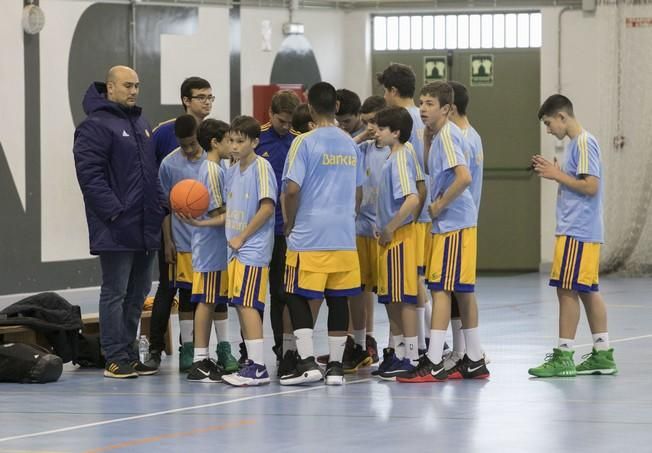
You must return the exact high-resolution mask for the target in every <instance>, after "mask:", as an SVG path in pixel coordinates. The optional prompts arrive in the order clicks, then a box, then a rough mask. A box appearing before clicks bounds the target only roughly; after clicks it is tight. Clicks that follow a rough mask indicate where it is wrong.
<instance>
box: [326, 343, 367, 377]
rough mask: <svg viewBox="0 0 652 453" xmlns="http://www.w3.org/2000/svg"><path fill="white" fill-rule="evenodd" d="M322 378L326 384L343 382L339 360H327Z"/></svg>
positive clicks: (342, 372)
mask: <svg viewBox="0 0 652 453" xmlns="http://www.w3.org/2000/svg"><path fill="white" fill-rule="evenodd" d="M365 352H366V351H365ZM324 380H325V381H326V385H342V384H344V370H343V369H342V364H341V363H340V362H328V365H326V372H325V373H324Z"/></svg>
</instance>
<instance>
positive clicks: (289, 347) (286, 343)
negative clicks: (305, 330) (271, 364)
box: [283, 333, 297, 354]
mask: <svg viewBox="0 0 652 453" xmlns="http://www.w3.org/2000/svg"><path fill="white" fill-rule="evenodd" d="M296 350H297V339H296V338H295V337H294V334H292V333H284V334H283V354H285V353H286V352H288V351H296Z"/></svg>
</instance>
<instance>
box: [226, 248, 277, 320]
mask: <svg viewBox="0 0 652 453" xmlns="http://www.w3.org/2000/svg"><path fill="white" fill-rule="evenodd" d="M227 273H228V277H229V298H230V299H231V305H234V306H241V307H253V308H255V309H256V310H258V311H261V312H262V311H263V310H264V309H265V297H266V296H267V282H268V281H269V267H257V266H248V265H246V264H243V263H241V262H240V261H239V260H238V259H237V258H233V259H232V260H231V261H230V262H229V267H228V271H227Z"/></svg>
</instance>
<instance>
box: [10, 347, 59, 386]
mask: <svg viewBox="0 0 652 453" xmlns="http://www.w3.org/2000/svg"><path fill="white" fill-rule="evenodd" d="M62 371H63V361H62V360H61V357H59V356H56V355H54V354H50V353H49V352H48V351H47V350H46V349H44V348H42V347H40V346H36V345H32V344H25V343H7V344H1V345H0V382H20V383H21V384H43V383H46V382H54V381H57V380H58V379H59V377H60V376H61V372H62Z"/></svg>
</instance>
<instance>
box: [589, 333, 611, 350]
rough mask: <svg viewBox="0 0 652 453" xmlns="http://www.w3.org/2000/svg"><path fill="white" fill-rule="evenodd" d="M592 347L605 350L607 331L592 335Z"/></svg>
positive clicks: (607, 341)
mask: <svg viewBox="0 0 652 453" xmlns="http://www.w3.org/2000/svg"><path fill="white" fill-rule="evenodd" d="M592 336H593V349H595V350H596V351H607V350H608V349H609V333H608V332H601V333H594V334H593V335H592Z"/></svg>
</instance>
